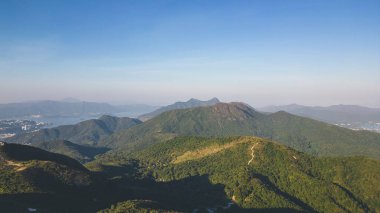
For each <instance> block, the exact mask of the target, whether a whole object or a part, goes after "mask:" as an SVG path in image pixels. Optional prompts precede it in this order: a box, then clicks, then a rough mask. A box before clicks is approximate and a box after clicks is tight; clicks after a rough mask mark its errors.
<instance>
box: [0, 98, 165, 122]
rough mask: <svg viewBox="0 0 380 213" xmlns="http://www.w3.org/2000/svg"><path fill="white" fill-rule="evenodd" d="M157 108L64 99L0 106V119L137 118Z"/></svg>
mask: <svg viewBox="0 0 380 213" xmlns="http://www.w3.org/2000/svg"><path fill="white" fill-rule="evenodd" d="M157 108H158V107H155V106H149V105H143V104H133V105H123V106H114V105H110V104H107V103H96V102H86V101H79V100H76V99H64V100H63V101H50V100H47V101H33V102H22V103H9V104H0V119H21V118H23V117H31V116H34V117H80V116H85V117H86V116H99V115H104V114H117V113H124V114H128V115H129V116H131V115H135V116H137V115H139V114H143V113H146V112H150V111H153V110H155V109H157Z"/></svg>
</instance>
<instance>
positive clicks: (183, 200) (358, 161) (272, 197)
mask: <svg viewBox="0 0 380 213" xmlns="http://www.w3.org/2000/svg"><path fill="white" fill-rule="evenodd" d="M132 165H133V166H132ZM87 166H88V167H89V168H91V169H93V170H97V171H103V172H106V173H108V174H109V175H111V173H109V169H107V168H108V167H112V168H119V169H118V171H119V173H118V174H117V173H115V174H113V175H115V176H119V178H120V177H139V179H141V177H145V178H151V179H153V180H155V182H156V183H155V184H147V183H146V182H145V183H138V182H134V184H130V182H129V181H126V182H124V183H123V182H122V181H120V187H124V188H125V190H132V189H138V190H142V191H144V192H146V193H145V196H144V197H143V199H144V200H153V201H154V202H157V203H159V204H160V206H161V207H162V206H163V207H165V208H166V209H170V210H176V211H181V212H182V211H183V212H191V211H196V210H200V211H207V209H208V210H211V211H220V212H251V211H255V212H257V211H258V212H261V211H263V212H283V211H285V212H297V211H299V212H377V211H379V210H380V202H379V201H380V185H379V184H378V183H377V182H378V179H379V178H380V161H379V160H374V159H369V158H365V157H323V158H321V157H314V156H310V155H307V154H304V153H301V152H298V151H296V150H294V149H291V148H288V147H286V146H284V145H282V144H279V143H276V142H272V141H270V140H267V139H262V138H257V137H248V136H245V137H230V138H199V137H177V138H175V139H172V140H169V141H165V142H161V143H157V144H155V145H153V146H151V147H149V148H146V149H143V150H141V151H138V152H134V153H130V154H127V155H125V154H120V153H119V154H117V153H108V154H106V155H103V156H102V157H101V158H99V159H97V160H96V161H94V162H92V163H90V164H88V165H87ZM129 167H133V168H137V169H123V168H129ZM127 179H128V178H127ZM178 183H180V184H179V185H176V184H178ZM163 186H166V187H163ZM169 186H173V189H172V188H170V187H169ZM174 186H175V188H174ZM144 187H145V188H144ZM182 187H183V188H182ZM170 189H171V190H170ZM174 189H175V190H174ZM135 205H136V204H135ZM133 206H134V205H133V203H131V202H130V201H128V202H126V203H119V204H118V205H114V206H113V207H112V208H113V209H119V211H121V212H123V211H124V212H126V211H127V210H128V209H129V208H132V207H133ZM112 208H111V209H112Z"/></svg>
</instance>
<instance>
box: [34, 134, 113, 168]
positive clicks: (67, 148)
mask: <svg viewBox="0 0 380 213" xmlns="http://www.w3.org/2000/svg"><path fill="white" fill-rule="evenodd" d="M34 146H36V147H38V148H41V149H44V150H47V151H50V152H54V153H59V154H63V155H66V156H69V157H71V158H74V159H75V160H77V161H79V162H81V163H86V162H89V161H91V160H94V157H95V156H96V155H99V154H102V153H105V152H107V151H109V149H108V148H103V147H93V146H82V145H79V144H75V143H71V142H70V141H65V140H57V141H48V142H41V143H36V144H34Z"/></svg>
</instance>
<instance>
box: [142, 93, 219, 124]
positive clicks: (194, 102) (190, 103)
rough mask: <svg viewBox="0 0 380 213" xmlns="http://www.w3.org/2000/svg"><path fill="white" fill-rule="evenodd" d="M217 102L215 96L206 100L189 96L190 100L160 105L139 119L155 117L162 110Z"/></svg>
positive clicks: (210, 104) (144, 119)
mask: <svg viewBox="0 0 380 213" xmlns="http://www.w3.org/2000/svg"><path fill="white" fill-rule="evenodd" d="M217 103H220V101H219V100H218V99H217V98H212V99H210V100H208V101H200V100H197V99H194V98H191V99H190V100H188V101H186V102H176V103H174V104H171V105H168V106H165V107H161V108H159V109H157V110H155V111H153V112H150V113H147V114H144V115H141V116H139V119H140V120H142V121H147V120H149V119H152V118H154V117H156V116H157V115H159V114H161V113H163V112H167V111H170V110H174V109H188V108H193V107H200V106H212V105H215V104H217Z"/></svg>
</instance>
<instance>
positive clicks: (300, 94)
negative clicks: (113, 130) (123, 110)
mask: <svg viewBox="0 0 380 213" xmlns="http://www.w3.org/2000/svg"><path fill="white" fill-rule="evenodd" d="M0 76H1V83H0V103H6V102H15V101H24V100H33V99H62V98H65V97H74V98H79V99H83V100H91V101H107V102H114V103H147V104H168V103H171V102H174V101H177V100H186V99H189V98H191V97H194V98H199V99H208V98H212V97H218V98H220V99H221V100H222V101H243V102H247V103H249V104H251V105H253V106H263V105H270V104H289V103H299V104H306V105H331V104H340V103H341V104H359V105H366V106H375V107H380V1H379V0H373V1H371V0H357V1H351V0H341V1H337V0H326V1H322V0H288V1H283V0H257V1H254V0H247V1H236V0H230V1H209V0H199V1H195V0H194V1H192V0H188V1H181V0H173V1H169V0H165V1H164V0H151V1H144V0H134V1H127V0H120V1H116V0H111V1H108V0H99V1H95V0H91V1H79V0H75V1H74V0H73V1H69V0H64V1H63V0H1V1H0Z"/></svg>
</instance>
